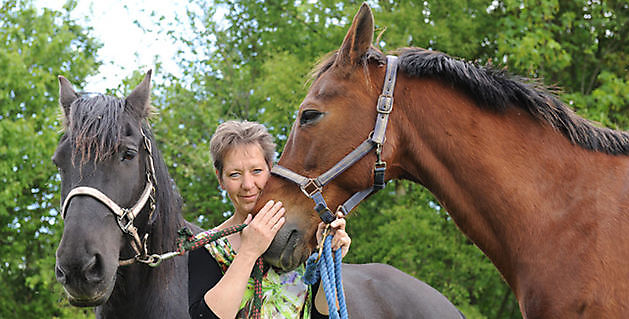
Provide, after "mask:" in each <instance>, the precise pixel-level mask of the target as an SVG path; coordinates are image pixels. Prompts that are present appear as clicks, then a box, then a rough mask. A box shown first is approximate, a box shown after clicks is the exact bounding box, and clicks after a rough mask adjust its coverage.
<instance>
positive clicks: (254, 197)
mask: <svg viewBox="0 0 629 319" xmlns="http://www.w3.org/2000/svg"><path fill="white" fill-rule="evenodd" d="M240 197H241V198H242V199H244V200H246V201H255V200H256V199H258V194H253V195H240Z"/></svg>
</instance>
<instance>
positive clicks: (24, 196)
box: [0, 1, 100, 318]
mask: <svg viewBox="0 0 629 319" xmlns="http://www.w3.org/2000/svg"><path fill="white" fill-rule="evenodd" d="M71 9H72V4H69V7H68V10H71ZM0 17H1V23H0V69H1V70H3V74H2V78H1V79H0V119H1V122H0V123H1V124H0V182H1V184H2V188H1V189H0V245H2V247H3V249H2V251H0V260H2V263H1V264H0V283H1V284H2V289H1V290H0V317H1V318H40V317H48V318H50V317H62V316H67V315H68V314H72V316H75V317H77V316H79V314H80V313H81V311H77V309H76V308H71V307H69V305H68V304H67V302H65V301H62V302H59V300H60V299H62V296H63V295H62V288H61V287H60V286H59V285H58V284H57V283H56V280H55V278H54V264H55V259H54V252H55V248H56V245H57V243H58V242H59V239H60V237H61V236H60V235H61V224H60V223H59V219H58V212H57V210H56V207H57V205H58V203H59V195H58V194H59V187H58V177H57V174H56V170H55V168H54V165H53V164H52V162H51V161H50V157H51V156H52V154H53V152H54V149H55V145H56V142H57V138H58V134H57V132H58V130H59V127H60V124H59V123H58V120H57V112H58V103H57V94H56V92H57V91H58V88H57V79H56V76H57V74H64V75H66V76H68V77H69V78H70V79H72V80H74V81H75V82H77V83H80V82H82V80H83V79H84V78H85V77H86V76H87V75H89V74H91V73H93V72H94V70H95V69H96V67H97V66H98V63H97V62H96V61H95V60H94V55H95V52H96V50H97V49H98V48H99V46H100V45H99V44H98V43H96V42H95V41H94V40H93V39H92V38H90V37H89V36H88V35H87V31H89V30H86V29H85V28H83V27H81V26H78V25H77V24H76V23H75V22H73V21H72V20H70V18H69V11H66V12H63V13H62V12H54V11H50V10H43V11H38V10H36V9H35V8H33V6H32V5H31V4H30V1H4V2H3V3H2V7H1V8H0Z"/></svg>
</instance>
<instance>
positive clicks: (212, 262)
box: [188, 121, 351, 318]
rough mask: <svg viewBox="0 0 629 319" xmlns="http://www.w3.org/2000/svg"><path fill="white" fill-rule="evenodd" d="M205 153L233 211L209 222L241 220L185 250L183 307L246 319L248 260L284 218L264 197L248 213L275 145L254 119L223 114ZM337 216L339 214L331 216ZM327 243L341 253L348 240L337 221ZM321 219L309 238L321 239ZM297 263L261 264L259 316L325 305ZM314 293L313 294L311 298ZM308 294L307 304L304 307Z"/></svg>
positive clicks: (309, 314)
mask: <svg viewBox="0 0 629 319" xmlns="http://www.w3.org/2000/svg"><path fill="white" fill-rule="evenodd" d="M210 152H211V154H212V158H213V160H214V168H215V172H216V176H217V177H218V180H219V183H220V186H221V188H222V189H223V190H225V191H226V192H227V194H228V195H229V198H230V200H231V201H232V204H233V206H234V213H233V215H232V216H231V217H230V218H228V219H227V220H226V221H225V222H223V223H222V224H221V225H219V226H217V227H216V228H215V229H216V230H220V229H224V228H227V227H231V226H235V225H238V224H242V223H246V224H248V226H247V227H245V229H244V230H243V231H242V232H241V233H235V234H232V235H230V236H227V237H224V238H222V239H220V240H217V241H215V242H213V243H211V244H209V245H206V249H197V250H195V251H192V252H191V253H190V256H189V261H188V270H189V285H188V287H189V288H188V289H189V312H190V316H191V317H192V318H234V317H238V318H246V317H248V314H249V313H250V310H251V305H252V299H253V282H252V280H250V279H249V277H250V274H251V271H252V269H253V266H254V264H255V261H256V259H257V258H258V257H260V256H261V255H262V253H264V251H266V249H267V248H268V247H269V245H270V244H271V241H272V240H273V237H274V236H275V234H276V233H277V231H278V230H279V229H280V227H282V225H283V224H284V217H283V215H284V208H283V207H282V203H281V202H274V201H269V202H267V203H266V204H265V205H264V207H263V208H262V209H260V211H259V212H258V213H257V214H256V216H255V217H252V215H251V213H252V210H253V207H254V206H255V203H256V201H257V199H258V197H259V195H260V192H261V191H262V188H263V187H264V185H265V184H266V182H267V180H268V179H269V176H270V167H271V165H272V163H273V157H274V154H275V144H274V143H273V138H272V136H271V135H270V134H269V133H268V132H267V130H266V128H265V127H264V126H263V125H261V124H258V123H253V122H247V121H242V122H241V121H228V122H225V123H223V124H221V125H219V127H218V128H217V129H216V132H215V133H214V135H213V136H212V140H211V141H210ZM339 217H342V215H339ZM331 226H332V228H333V234H334V240H333V243H332V248H333V249H338V248H339V247H340V248H342V253H343V256H345V254H347V251H348V249H349V246H350V243H351V239H350V238H349V236H348V235H347V233H346V232H345V220H344V219H343V218H339V219H337V220H335V221H334V222H332V223H331ZM322 229H323V224H320V225H319V229H318V231H317V239H318V240H320V239H321V232H322ZM303 271H304V267H303V266H302V267H300V268H298V269H296V270H294V271H292V272H289V273H283V274H279V273H276V272H275V270H274V269H272V268H271V269H269V270H268V271H267V272H266V274H265V276H264V279H263V281H262V290H263V300H264V301H263V305H262V311H261V313H262V317H263V318H327V314H328V307H327V303H326V300H325V294H324V293H323V289H322V287H321V285H315V286H313V287H312V288H311V287H308V286H307V285H306V284H304V282H303V279H302V275H303ZM313 294H314V298H313ZM313 300H314V307H313V306H312V304H313V302H312V301H313Z"/></svg>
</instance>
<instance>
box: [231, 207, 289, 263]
mask: <svg viewBox="0 0 629 319" xmlns="http://www.w3.org/2000/svg"><path fill="white" fill-rule="evenodd" d="M284 212H285V210H284V207H282V202H273V201H272V200H270V201H268V202H267V203H266V204H265V205H264V207H262V209H260V211H259V212H258V214H257V215H256V216H255V217H253V218H252V217H251V214H249V215H247V218H246V219H245V224H248V226H247V227H245V228H244V229H243V230H242V233H241V234H240V240H241V245H240V251H239V253H243V252H244V253H247V254H251V255H252V256H255V258H258V257H260V255H262V254H263V253H264V252H265V251H266V250H267V248H269V245H271V241H273V238H275V234H277V231H278V230H279V229H280V228H281V227H282V225H284V221H285V219H284Z"/></svg>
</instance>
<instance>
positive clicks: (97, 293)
mask: <svg viewBox="0 0 629 319" xmlns="http://www.w3.org/2000/svg"><path fill="white" fill-rule="evenodd" d="M114 286H115V280H113V281H111V283H110V284H108V285H105V286H104V287H99V288H97V289H93V290H91V291H89V292H83V293H77V292H74V291H72V290H71V289H69V288H68V287H66V286H64V287H63V289H64V290H65V292H66V295H67V296H68V301H69V302H70V304H71V305H73V306H75V307H96V306H100V305H102V304H104V303H106V302H107V300H109V297H110V296H111V293H112V292H113V290H114Z"/></svg>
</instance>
